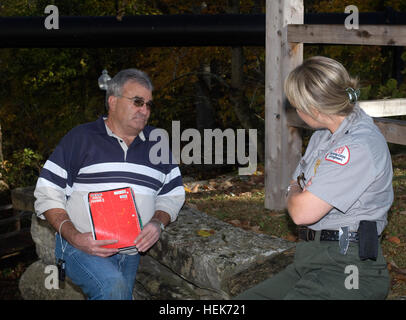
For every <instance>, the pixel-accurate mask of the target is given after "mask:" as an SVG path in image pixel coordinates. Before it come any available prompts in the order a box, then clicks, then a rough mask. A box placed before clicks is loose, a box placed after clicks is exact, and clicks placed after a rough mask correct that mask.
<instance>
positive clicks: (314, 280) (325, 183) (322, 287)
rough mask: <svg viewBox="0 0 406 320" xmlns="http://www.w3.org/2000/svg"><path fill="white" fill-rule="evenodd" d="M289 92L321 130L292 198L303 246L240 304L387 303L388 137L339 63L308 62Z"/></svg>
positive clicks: (303, 161) (302, 162)
mask: <svg viewBox="0 0 406 320" xmlns="http://www.w3.org/2000/svg"><path fill="white" fill-rule="evenodd" d="M285 92H286V96H287V98H288V100H289V102H290V104H291V105H292V106H293V107H294V108H295V109H296V111H297V113H298V115H299V116H300V118H301V119H302V120H303V121H304V122H306V124H307V125H309V126H310V127H312V128H313V129H315V132H314V133H313V135H312V137H311V139H310V141H309V144H308V147H307V150H306V152H305V154H304V156H303V158H302V159H301V160H300V162H299V164H298V166H297V168H296V170H295V172H294V174H293V177H292V181H291V182H290V185H289V186H288V188H287V195H286V203H287V208H288V211H289V214H290V217H291V218H292V220H293V221H294V223H295V224H297V225H298V226H299V227H298V235H299V239H300V241H299V243H298V244H297V247H296V253H295V258H294V262H293V263H292V264H291V265H289V266H288V267H287V268H286V269H285V270H284V271H282V272H281V273H279V274H277V275H275V276H273V277H271V278H269V279H268V280H265V281H264V282H262V283H260V284H258V285H257V286H255V287H253V288H251V289H249V290H247V291H245V292H243V293H242V294H240V295H239V296H237V297H236V299H384V298H385V297H386V295H387V293H388V290H389V274H388V271H387V268H386V262H385V259H384V257H383V255H382V250H381V246H380V235H381V234H382V231H383V230H384V228H385V226H386V224H387V212H388V210H389V208H390V206H391V204H392V201H393V189H392V175H393V172H392V163H391V157H390V153H389V150H388V146H387V143H386V140H385V138H384V137H383V136H382V134H381V133H380V131H379V129H378V128H377V127H376V126H375V125H374V123H373V120H372V119H371V117H369V116H368V115H367V114H366V113H365V112H364V111H363V110H362V109H360V108H359V106H358V104H357V99H358V96H359V90H357V80H356V79H353V78H351V77H350V76H349V74H348V72H347V71H346V69H345V68H344V67H343V66H342V65H341V64H340V63H339V62H337V61H335V60H333V59H330V58H326V57H312V58H310V59H308V60H306V61H305V62H304V63H303V64H302V65H300V66H298V67H297V68H296V69H294V70H293V71H292V72H291V73H290V74H289V76H288V78H287V79H286V81H285Z"/></svg>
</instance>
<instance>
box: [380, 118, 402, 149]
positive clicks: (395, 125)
mask: <svg viewBox="0 0 406 320" xmlns="http://www.w3.org/2000/svg"><path fill="white" fill-rule="evenodd" d="M374 122H375V124H376V125H377V126H378V128H379V129H380V130H381V132H382V134H383V135H384V137H385V139H386V141H388V142H390V143H396V144H401V145H406V121H402V120H395V119H384V118H374Z"/></svg>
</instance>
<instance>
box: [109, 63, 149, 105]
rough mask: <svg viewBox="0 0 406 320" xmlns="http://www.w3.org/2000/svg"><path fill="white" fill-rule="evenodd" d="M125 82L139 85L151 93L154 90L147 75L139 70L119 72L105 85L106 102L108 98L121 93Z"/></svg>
mask: <svg viewBox="0 0 406 320" xmlns="http://www.w3.org/2000/svg"><path fill="white" fill-rule="evenodd" d="M127 81H134V82H137V83H139V84H140V85H142V86H144V87H145V88H147V89H148V90H150V91H151V92H152V91H153V90H154V87H153V85H152V82H151V80H150V78H149V77H148V75H147V74H146V73H145V72H144V71H141V70H138V69H134V68H132V69H125V70H121V71H120V72H119V73H117V74H116V75H115V76H114V77H113V79H111V80H110V81H109V82H108V83H107V92H106V100H107V99H108V98H109V97H110V96H119V95H121V93H122V90H123V87H124V85H125V84H126V83H127Z"/></svg>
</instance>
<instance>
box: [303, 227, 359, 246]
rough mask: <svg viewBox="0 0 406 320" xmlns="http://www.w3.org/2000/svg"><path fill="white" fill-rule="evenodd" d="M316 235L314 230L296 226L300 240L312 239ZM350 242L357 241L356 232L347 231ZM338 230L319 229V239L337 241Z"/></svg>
mask: <svg viewBox="0 0 406 320" xmlns="http://www.w3.org/2000/svg"><path fill="white" fill-rule="evenodd" d="M315 236H316V231H315V230H312V229H310V228H308V227H302V226H301V227H298V237H299V239H300V240H305V241H313V240H314V239H315ZM348 236H349V240H350V242H358V232H349V233H348ZM338 240H339V231H338V230H321V234H320V241H338Z"/></svg>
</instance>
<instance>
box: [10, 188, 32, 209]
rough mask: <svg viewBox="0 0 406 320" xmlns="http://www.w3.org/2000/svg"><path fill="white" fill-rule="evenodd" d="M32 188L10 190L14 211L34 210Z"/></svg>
mask: <svg viewBox="0 0 406 320" xmlns="http://www.w3.org/2000/svg"><path fill="white" fill-rule="evenodd" d="M34 189H35V187H34V186H31V187H25V188H16V189H13V190H11V201H12V203H13V208H14V209H15V210H22V211H31V212H35V210H34V202H35V198H34Z"/></svg>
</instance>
